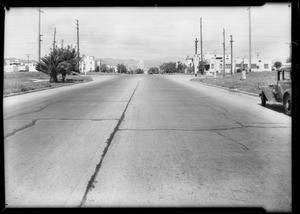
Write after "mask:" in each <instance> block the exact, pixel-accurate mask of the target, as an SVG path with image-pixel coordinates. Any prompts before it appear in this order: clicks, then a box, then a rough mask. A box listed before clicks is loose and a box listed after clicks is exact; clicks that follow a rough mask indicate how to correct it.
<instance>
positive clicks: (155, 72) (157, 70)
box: [148, 67, 159, 74]
mask: <svg viewBox="0 0 300 214" xmlns="http://www.w3.org/2000/svg"><path fill="white" fill-rule="evenodd" d="M158 73H159V69H158V67H151V68H149V70H148V74H158Z"/></svg>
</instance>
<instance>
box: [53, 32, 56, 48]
mask: <svg viewBox="0 0 300 214" xmlns="http://www.w3.org/2000/svg"><path fill="white" fill-rule="evenodd" d="M55 36H56V27H55V28H54V39H53V51H54V50H55V43H56V41H55Z"/></svg>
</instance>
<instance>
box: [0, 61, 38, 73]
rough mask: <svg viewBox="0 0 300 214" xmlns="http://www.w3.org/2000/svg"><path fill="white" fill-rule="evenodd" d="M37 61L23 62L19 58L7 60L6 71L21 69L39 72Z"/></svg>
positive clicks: (18, 70)
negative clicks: (36, 67)
mask: <svg viewBox="0 0 300 214" xmlns="http://www.w3.org/2000/svg"><path fill="white" fill-rule="evenodd" d="M35 66H36V64H35V63H22V62H20V61H19V60H18V59H15V60H8V59H7V60H5V64H4V72H20V71H29V72H37V70H36V69H35Z"/></svg>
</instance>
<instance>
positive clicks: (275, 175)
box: [4, 75, 291, 211]
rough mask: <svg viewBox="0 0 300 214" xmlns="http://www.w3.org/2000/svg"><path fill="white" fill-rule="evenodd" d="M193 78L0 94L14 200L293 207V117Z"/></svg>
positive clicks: (131, 79)
mask: <svg viewBox="0 0 300 214" xmlns="http://www.w3.org/2000/svg"><path fill="white" fill-rule="evenodd" d="M189 78H190V77H188V76H179V75H176V76H175V75H174V76H173V75H164V76H161V75H148V76H144V75H128V76H127V75H124V76H111V77H100V80H97V81H95V82H92V83H85V84H81V85H76V86H70V87H67V88H59V89H52V90H49V91H42V92H37V93H32V94H26V95H21V96H16V97H9V98H5V99H4V113H5V121H4V128H5V136H6V138H5V183H6V200H7V204H8V206H9V207H18V206H21V207H24V206H39V207H43V206H47V207H51V206H66V207H69V206H82V207H95V206H113V207H116V206H143V207H144V206H147V207H148V206H155V207H157V206H164V207H165V206H172V207H174V206H191V207H198V206H199V207H203V206H205V207H207V206H208V207H209V206H226V207H228V206H260V207H264V208H265V209H267V210H268V211H290V210H291V205H290V204H291V118H290V117H288V116H286V115H284V114H282V113H280V112H277V111H272V110H270V109H268V108H264V107H262V106H261V105H260V104H259V101H260V100H259V98H258V97H251V96H248V95H242V94H237V93H234V92H229V91H225V90H222V89H217V88H213V87H209V86H204V85H201V84H199V83H195V82H191V81H188V79H189ZM54 90H55V91H54Z"/></svg>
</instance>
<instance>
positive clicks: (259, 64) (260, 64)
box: [204, 53, 272, 73]
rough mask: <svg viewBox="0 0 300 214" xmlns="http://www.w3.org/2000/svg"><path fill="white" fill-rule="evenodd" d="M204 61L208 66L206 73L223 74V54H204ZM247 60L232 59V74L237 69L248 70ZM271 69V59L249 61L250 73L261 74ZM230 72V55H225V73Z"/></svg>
mask: <svg viewBox="0 0 300 214" xmlns="http://www.w3.org/2000/svg"><path fill="white" fill-rule="evenodd" d="M204 60H206V61H207V63H208V66H206V70H207V71H206V73H214V72H215V71H216V73H220V72H223V64H224V62H223V54H210V53H206V54H205V55H204ZM248 65H249V59H244V58H233V69H232V72H233V73H235V72H237V71H238V70H239V69H240V70H243V69H248ZM271 69H272V62H271V59H258V58H256V59H251V71H253V72H261V71H270V70H271ZM230 72H231V55H230V54H226V55H225V73H230Z"/></svg>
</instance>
